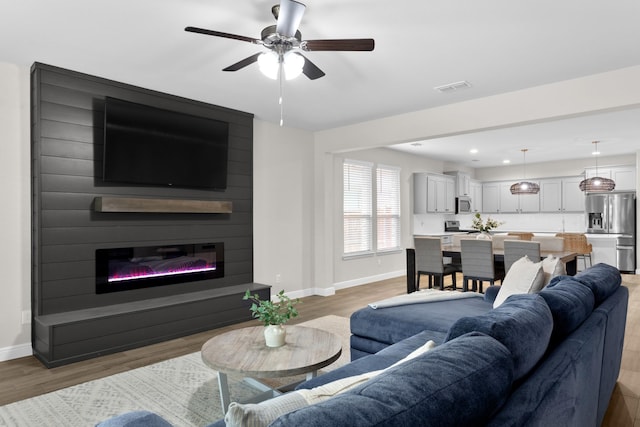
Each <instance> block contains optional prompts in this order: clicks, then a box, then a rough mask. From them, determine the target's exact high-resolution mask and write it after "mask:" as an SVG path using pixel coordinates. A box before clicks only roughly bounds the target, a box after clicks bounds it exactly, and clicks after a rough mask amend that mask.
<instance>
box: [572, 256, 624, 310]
mask: <svg viewBox="0 0 640 427" xmlns="http://www.w3.org/2000/svg"><path fill="white" fill-rule="evenodd" d="M574 279H575V280H577V281H578V282H580V283H582V284H583V285H585V286H587V287H589V289H591V292H593V296H594V297H595V299H596V306H598V305H600V303H601V302H602V301H604V300H605V299H607V298H609V296H610V295H611V294H613V293H614V292H615V291H616V289H618V287H620V284H621V283H622V276H620V271H619V270H618V269H617V268H615V267H613V266H611V265H609V264H604V263H599V264H596V265H594V266H593V267H591V268H588V269H586V270H584V271H581V272H579V273H578V274H576V275H575V276H574Z"/></svg>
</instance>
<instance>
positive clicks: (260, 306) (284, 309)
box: [242, 289, 301, 326]
mask: <svg viewBox="0 0 640 427" xmlns="http://www.w3.org/2000/svg"><path fill="white" fill-rule="evenodd" d="M276 296H277V297H278V301H277V302H273V301H271V300H261V299H260V295H258V294H253V295H251V292H250V291H249V290H248V289H247V292H246V293H245V294H244V296H243V297H242V299H243V300H250V301H252V302H253V304H251V307H250V308H249V310H251V315H252V316H253V317H254V318H255V319H258V320H259V321H261V322H262V323H263V324H264V326H269V325H283V324H285V323H286V322H287V321H288V320H289V319H291V318H293V317H296V316H298V310H296V308H295V307H294V306H295V305H296V304H298V303H301V301H300V299H299V298H296V299H295V300H292V299H291V298H289V297H288V296H286V295H285V294H284V289H283V290H281V291H280V292H279V293H278V294H277V295H276Z"/></svg>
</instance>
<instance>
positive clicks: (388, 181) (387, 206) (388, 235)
mask: <svg viewBox="0 0 640 427" xmlns="http://www.w3.org/2000/svg"><path fill="white" fill-rule="evenodd" d="M376 196H377V197H376V232H377V236H376V240H377V242H378V244H377V247H376V249H377V250H378V251H390V250H397V249H400V169H398V168H395V167H392V166H383V165H378V167H377V168H376Z"/></svg>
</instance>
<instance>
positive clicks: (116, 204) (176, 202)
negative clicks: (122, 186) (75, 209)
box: [94, 197, 233, 214]
mask: <svg viewBox="0 0 640 427" xmlns="http://www.w3.org/2000/svg"><path fill="white" fill-rule="evenodd" d="M94 202H95V204H94V210H95V211H96V212H150V213H215V214H220V213H227V214H228V213H231V212H232V206H233V204H232V202H230V201H219V200H192V199H146V198H137V197H96V198H95V199H94Z"/></svg>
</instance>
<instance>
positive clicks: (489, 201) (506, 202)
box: [482, 181, 540, 213]
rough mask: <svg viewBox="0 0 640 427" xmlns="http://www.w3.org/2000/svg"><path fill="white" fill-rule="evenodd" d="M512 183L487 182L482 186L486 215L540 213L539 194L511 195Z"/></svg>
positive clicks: (483, 208) (483, 206)
mask: <svg viewBox="0 0 640 427" xmlns="http://www.w3.org/2000/svg"><path fill="white" fill-rule="evenodd" d="M512 184H513V182H512V181H508V182H507V181H505V182H487V183H484V184H483V185H482V211H483V212H486V213H518V212H539V211H540V198H539V196H538V195H537V194H527V195H523V196H520V195H513V194H511V185H512Z"/></svg>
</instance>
